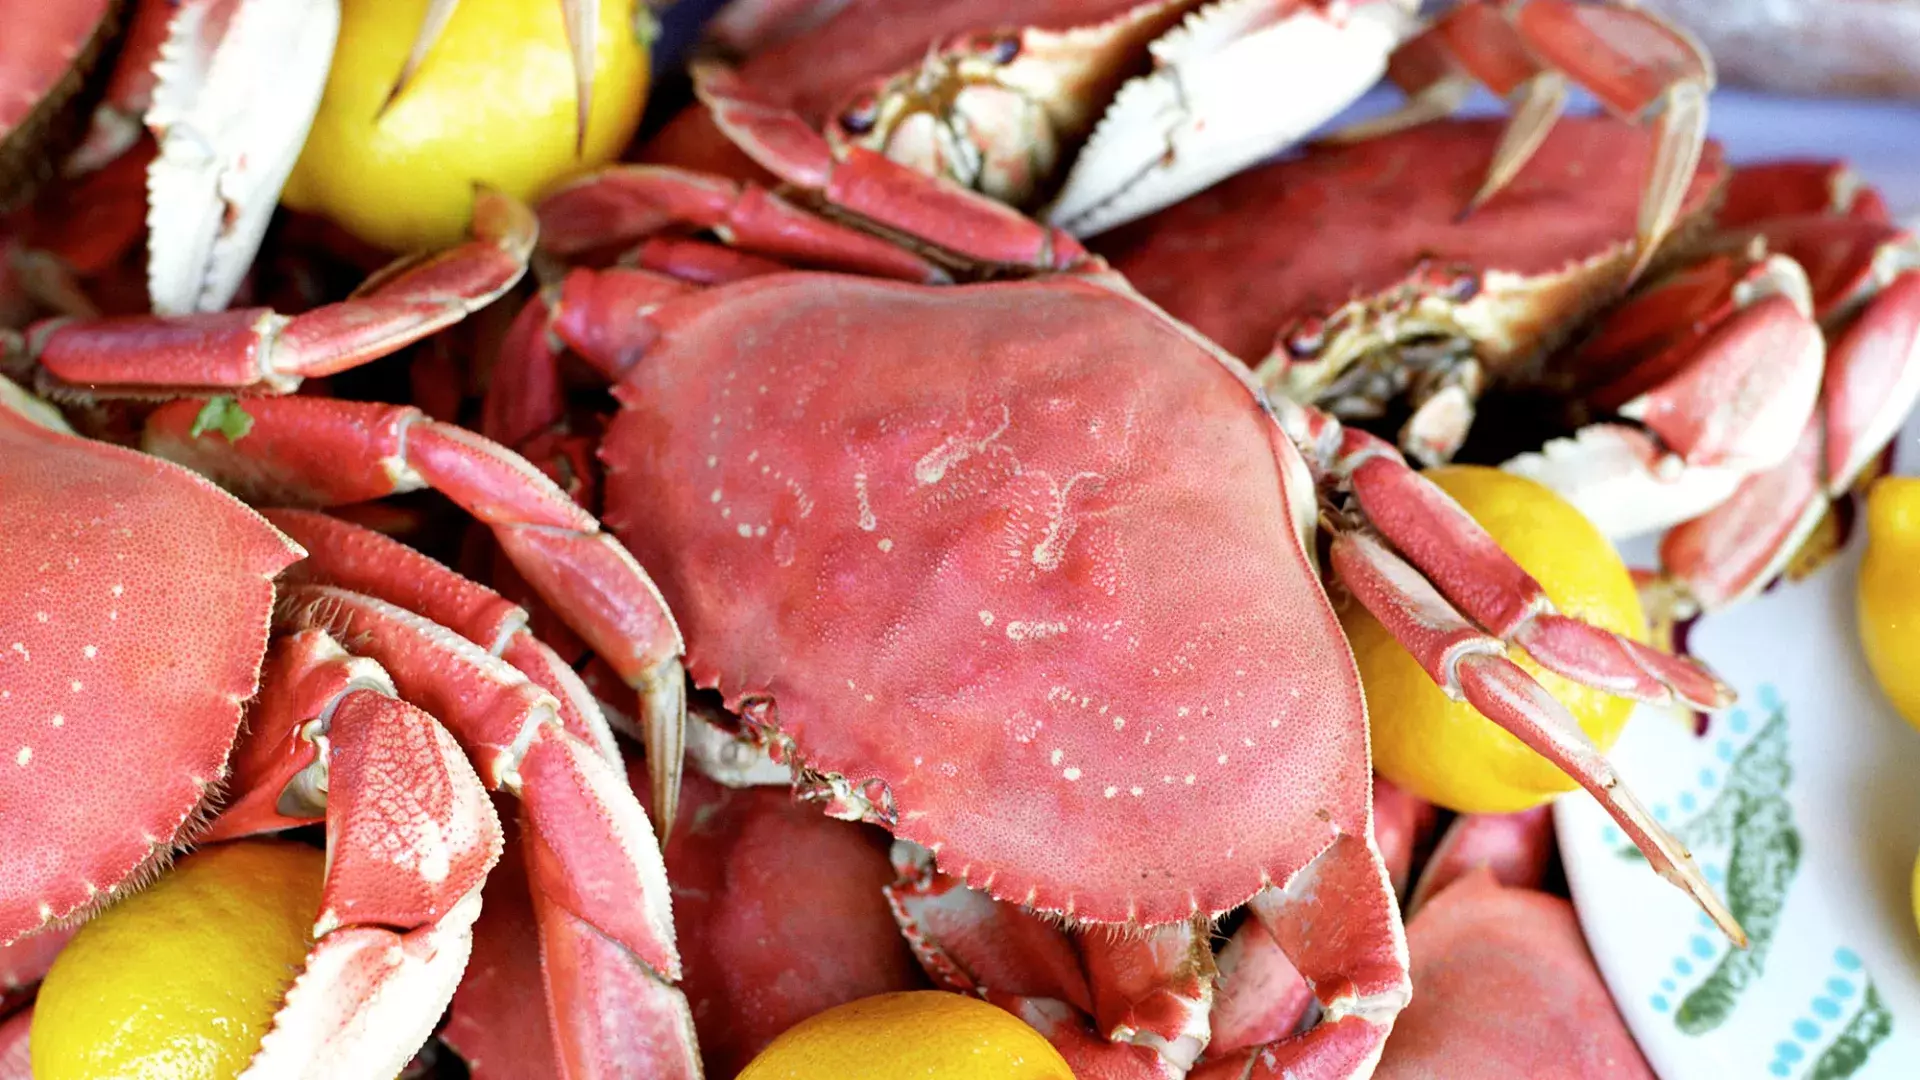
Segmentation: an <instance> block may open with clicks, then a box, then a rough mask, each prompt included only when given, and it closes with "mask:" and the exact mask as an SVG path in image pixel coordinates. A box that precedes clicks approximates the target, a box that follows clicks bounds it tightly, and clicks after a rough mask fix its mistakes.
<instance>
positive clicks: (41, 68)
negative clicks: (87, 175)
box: [0, 0, 119, 210]
mask: <svg viewBox="0 0 1920 1080" xmlns="http://www.w3.org/2000/svg"><path fill="white" fill-rule="evenodd" d="M116 8H117V5H116V4H115V3H113V2H112V0H68V2H65V3H59V4H42V3H35V2H34V0H6V2H4V3H0V26H5V27H6V28H7V29H6V33H5V34H4V35H0V210H6V209H9V208H11V207H12V206H13V205H14V204H15V203H17V202H19V201H22V200H24V199H26V198H28V197H30V196H31V195H32V193H33V191H34V189H35V188H37V187H38V186H39V185H40V184H42V183H44V182H46V181H47V180H48V179H49V178H50V177H51V176H52V175H53V173H54V171H55V168H56V166H57V165H58V163H59V160H60V156H61V153H62V152H63V151H64V150H65V146H64V145H62V144H68V143H71V142H72V141H74V139H75V138H77V137H78V136H79V134H80V126H79V125H75V124H71V123H68V121H69V120H70V119H71V118H70V117H69V115H68V113H69V112H70V110H69V108H68V106H69V105H71V104H72V103H73V100H74V98H75V96H76V95H78V94H79V93H80V92H81V90H82V89H83V88H84V86H85V82H86V77H87V73H88V71H89V70H90V69H91V68H92V67H93V64H94V62H95V61H96V60H97V59H98V58H99V56H100V54H101V52H102V51H103V50H104V49H105V48H106V47H107V46H108V45H109V44H110V43H111V42H112V41H113V35H114V32H115V31H116V30H118V29H119V19H118V18H117V15H118V12H117V10H116Z"/></svg>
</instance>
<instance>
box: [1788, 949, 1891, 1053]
mask: <svg viewBox="0 0 1920 1080" xmlns="http://www.w3.org/2000/svg"><path fill="white" fill-rule="evenodd" d="M1833 966H1834V967H1835V968H1837V969H1839V970H1840V971H1843V972H1847V973H1858V972H1859V971H1860V969H1861V963H1860V956H1859V954H1858V953H1856V952H1854V951H1853V950H1852V949H1848V948H1839V949H1835V950H1834V951H1833ZM1821 989H1822V993H1820V994H1818V995H1817V996H1815V997H1814V998H1813V1000H1812V1001H1810V1002H1808V1004H1807V1009H1806V1012H1805V1013H1804V1014H1802V1015H1801V1016H1800V1017H1799V1018H1797V1019H1795V1020H1794V1021H1793V1023H1792V1024H1790V1025H1788V1037H1787V1038H1785V1039H1782V1040H1781V1041H1780V1042H1778V1043H1776V1044H1775V1045H1774V1047H1773V1060H1772V1061H1770V1062H1769V1063H1768V1064H1767V1072H1768V1073H1770V1074H1771V1075H1773V1076H1792V1075H1793V1074H1794V1071H1795V1069H1797V1068H1798V1067H1799V1065H1800V1062H1801V1061H1803V1060H1805V1059H1806V1058H1807V1056H1808V1055H1810V1054H1812V1053H1813V1052H1814V1050H1815V1048H1816V1047H1817V1046H1819V1044H1820V1043H1821V1042H1822V1041H1824V1040H1825V1039H1826V1038H1828V1036H1829V1035H1831V1036H1833V1038H1834V1044H1833V1045H1831V1046H1829V1047H1828V1048H1827V1050H1826V1052H1825V1053H1823V1054H1821V1055H1820V1056H1819V1057H1818V1058H1817V1059H1815V1060H1814V1062H1813V1063H1812V1065H1811V1066H1810V1067H1809V1069H1808V1071H1807V1074H1806V1075H1808V1076H1821V1077H1843V1076H1850V1075H1852V1073H1853V1072H1854V1071H1855V1070H1857V1069H1858V1068H1859V1067H1860V1065H1863V1064H1865V1062H1866V1055H1867V1052H1868V1051H1870V1050H1871V1049H1872V1048H1873V1045H1874V1044H1875V1043H1878V1042H1879V1041H1880V1040H1881V1039H1884V1038H1886V1035H1887V1032H1888V1031H1889V1030H1890V1029H1891V1023H1892V1020H1891V1017H1888V1016H1885V1014H1884V1010H1883V1009H1881V1008H1880V1006H1879V1004H1878V1002H1876V1001H1875V1000H1873V995H1872V994H1871V992H1870V993H1869V995H1868V1000H1867V1001H1866V1002H1865V1003H1864V1004H1862V1005H1861V1006H1860V1011H1859V1013H1858V1014H1857V1015H1855V1016H1854V1017H1853V1019H1852V1020H1851V1021H1850V1022H1849V1023H1848V1024H1847V1025H1846V1026H1845V1027H1843V1028H1841V1029H1840V1030H1838V1031H1835V1030H1834V1026H1835V1024H1836V1023H1837V1022H1838V1021H1839V1020H1840V1018H1841V1016H1842V1015H1843V1014H1844V1013H1845V1012H1846V1010H1847V1009H1848V1008H1850V1007H1852V1005H1853V999H1854V998H1855V997H1856V996H1857V995H1858V994H1859V986H1858V984H1857V983H1856V982H1855V981H1854V980H1853V979H1850V978H1842V977H1841V976H1838V975H1836V976H1833V977H1832V978H1829V979H1828V980H1827V981H1826V983H1825V985H1824V986H1823V987H1822V988H1821ZM1856 1029H1859V1030H1856Z"/></svg>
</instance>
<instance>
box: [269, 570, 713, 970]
mask: <svg viewBox="0 0 1920 1080" xmlns="http://www.w3.org/2000/svg"><path fill="white" fill-rule="evenodd" d="M279 621H280V622H281V623H282V624H283V625H284V626H285V627H287V628H290V629H305V628H316V627H317V628H321V629H325V630H328V631H329V632H330V633H333V634H336V635H337V636H341V637H346V638H348V639H350V640H353V641H355V642H356V643H357V647H358V649H359V650H360V652H362V653H363V654H365V655H367V656H371V657H373V658H375V659H377V660H379V661H380V663H381V665H382V666H383V667H385V668H386V670H387V671H388V673H389V674H390V675H391V676H392V677H393V681H394V684H395V685H396V686H397V687H399V689H400V691H401V693H403V694H404V695H406V697H407V698H408V700H410V701H417V702H420V703H421V704H422V705H423V706H424V707H426V708H429V709H431V710H432V711H433V712H434V713H435V715H438V716H444V717H446V722H447V724H448V726H449V728H450V729H451V730H452V731H453V733H454V735H455V737H456V738H458V739H459V740H460V741H461V744H462V745H463V746H464V747H465V748H466V750H467V753H468V756H469V757H471V758H472V759H473V761H474V764H475V766H476V767H477V768H478V769H479V770H480V775H481V778H482V779H483V780H484V781H485V782H486V784H487V786H488V787H489V788H492V789H494V790H500V791H506V792H509V793H512V794H514V795H517V796H518V797H519V798H520V801H521V804H522V805H523V806H524V807H525V808H526V810H527V812H528V814H529V820H530V821H531V822H532V824H533V826H534V828H535V830H536V831H537V832H539V833H540V834H541V835H542V836H544V837H547V838H548V839H549V842H551V843H554V844H558V845H561V846H560V847H559V848H558V849H557V854H558V856H559V858H558V859H557V860H556V862H558V863H560V864H563V865H564V868H565V870H566V872H567V876H566V877H565V879H564V880H551V881H549V880H541V881H539V884H540V885H541V886H542V887H543V888H546V889H548V890H549V891H550V892H552V893H555V894H557V896H556V899H559V900H561V901H562V902H563V903H565V904H567V906H568V907H569V908H571V909H572V910H573V911H575V912H576V913H577V914H579V915H581V916H582V917H584V918H587V919H589V921H591V922H592V923H593V924H594V925H595V926H596V927H598V928H599V929H600V932H602V933H604V934H606V935H607V936H608V937H610V938H612V939H614V940H615V941H618V942H619V943H620V944H622V945H624V946H625V947H626V948H627V949H629V950H630V951H632V952H633V953H634V955H636V956H638V957H639V958H640V959H642V960H644V961H645V962H646V963H647V964H649V965H650V966H651V967H653V968H654V970H656V971H659V972H661V973H662V975H663V976H664V977H666V978H668V979H673V978H677V977H678V976H679V970H680V962H679V957H678V955H677V953H676V952H675V950H674V946H673V929H672V923H671V920H670V918H669V916H668V913H667V898H666V870H665V867H664V866H663V865H662V863H661V862H660V854H659V849H658V847H656V846H655V844H654V842H653V837H652V830H651V829H650V828H648V827H647V823H646V814H645V812H644V811H642V810H641V809H640V806H639V803H638V802H636V801H635V800H634V799H633V797H632V793H631V792H630V791H628V790H627V788H626V784H625V782H624V780H623V779H622V778H621V777H620V776H619V774H618V772H617V771H616V770H614V769H613V767H612V766H611V765H609V764H608V763H607V761H606V759H604V758H602V757H601V756H600V755H599V754H598V753H597V752H596V751H595V750H594V749H593V748H592V747H591V746H589V745H588V744H586V743H584V742H581V741H580V740H579V739H576V738H574V737H573V736H571V735H569V734H567V733H566V732H565V731H564V730H563V729H562V728H561V727H560V726H559V722H558V711H559V710H558V703H557V702H556V701H554V699H553V697H552V696H551V695H549V694H547V693H546V692H545V691H543V690H540V689H539V688H537V687H535V686H534V685H533V684H532V683H530V682H528V681H527V679H526V678H525V677H524V676H522V675H521V674H520V673H519V672H517V671H515V670H513V668H512V667H511V666H509V665H508V664H506V663H505V662H503V661H501V660H498V659H495V658H494V657H492V656H489V655H487V654H486V653H485V652H484V651H482V650H481V649H480V648H478V647H477V646H475V645H473V644H472V643H470V642H468V641H466V640H464V639H462V638H460V637H458V636H456V635H454V634H452V633H449V632H448V631H447V630H446V629H444V628H442V627H440V626H437V625H435V624H433V623H431V622H428V621H427V620H426V619H423V618H421V617H420V616H418V615H415V614H413V613H412V612H409V611H406V610H404V609H402V608H398V607H395V606H393V605H391V604H388V603H385V602H384V601H380V600H375V599H373V598H372V597H368V596H361V595H359V594H357V593H351V592H348V591H346V590H344V589H338V588H334V587H333V586H328V585H295V586H291V587H289V588H287V589H285V590H283V593H282V601H281V612H280V615H279Z"/></svg>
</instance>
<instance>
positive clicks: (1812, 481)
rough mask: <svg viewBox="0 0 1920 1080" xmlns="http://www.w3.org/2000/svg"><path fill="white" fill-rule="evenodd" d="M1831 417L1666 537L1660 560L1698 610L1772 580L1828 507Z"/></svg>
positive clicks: (1814, 420) (1812, 423)
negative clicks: (1825, 457) (1826, 455)
mask: <svg viewBox="0 0 1920 1080" xmlns="http://www.w3.org/2000/svg"><path fill="white" fill-rule="evenodd" d="M1825 444H1826V432H1825V425H1824V424H1823V423H1822V422H1821V418H1820V417H1819V416H1818V415H1816V416H1813V417H1811V418H1809V419H1808V421H1807V424H1806V427H1805V428H1804V429H1803V430H1802V431H1801V433H1800V438H1799V439H1798V440H1797V441H1795V443H1794V444H1793V452H1792V453H1791V454H1789V455H1788V457H1787V460H1785V461H1783V462H1781V463H1780V464H1778V465H1775V466H1774V467H1773V468H1771V469H1768V470H1766V471H1765V472H1759V473H1754V474H1753V475H1751V476H1749V477H1747V478H1746V479H1745V480H1742V481H1741V482H1740V486H1739V487H1737V488H1735V489H1734V491H1733V494H1732V495H1730V496H1728V497H1727V499H1726V500H1725V501H1723V502H1721V503H1720V505H1718V506H1716V507H1714V508H1713V509H1712V510H1709V511H1708V512H1707V513H1705V514H1702V515H1700V516H1699V517H1697V518H1694V519H1692V520H1691V521H1683V522H1681V523H1680V524H1678V525H1675V526H1674V527H1673V528H1671V529H1669V530H1667V534H1666V535H1665V536H1663V537H1661V538H1660V565H1661V568H1662V569H1663V570H1664V571H1665V572H1666V574H1667V576H1668V577H1669V578H1671V579H1672V580H1673V581H1674V582H1675V583H1676V584H1677V585H1678V586H1679V587H1680V591H1681V593H1682V595H1683V596H1684V598H1685V602H1686V603H1687V604H1689V605H1692V606H1693V608H1694V609H1695V610H1708V611H1711V610H1714V609H1716V608H1722V607H1726V606H1727V605H1729V604H1732V603H1735V602H1737V601H1739V600H1742V599H1744V598H1746V597H1748V596H1752V595H1753V594H1754V593H1757V592H1759V591H1760V590H1761V589H1762V588H1764V587H1766V585H1767V583H1768V582H1770V581H1772V580H1773V579H1774V578H1775V577H1776V576H1778V575H1779V573H1780V571H1781V570H1782V569H1784V568H1785V567H1786V564H1787V561H1788V560H1789V559H1791V558H1793V554H1794V552H1796V551H1798V550H1799V548H1800V543H1801V541H1803V540H1805V539H1806V538H1807V536H1808V534H1810V533H1812V532H1813V529H1814V526H1816V525H1818V524H1820V518H1821V517H1822V516H1823V515H1825V514H1826V512H1827V500H1828V492H1827V486H1826V484H1825V483H1824V482H1823V479H1824V473H1823V470H1822V468H1821V455H1822V451H1823V448H1824V447H1825Z"/></svg>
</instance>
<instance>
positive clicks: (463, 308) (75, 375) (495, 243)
mask: <svg viewBox="0 0 1920 1080" xmlns="http://www.w3.org/2000/svg"><path fill="white" fill-rule="evenodd" d="M473 233H474V236H473V239H472V240H469V241H468V242H466V243H464V244H461V245H459V246H458V247H454V248H450V249H448V250H446V251H442V252H436V253H431V254H425V255H417V256H410V257H407V258H404V259H401V260H400V261H398V262H395V263H393V264H392V265H390V266H388V267H387V268H385V269H384V270H381V271H380V272H379V273H377V274H375V275H374V276H373V277H371V278H369V279H368V280H367V281H366V283H365V284H363V285H361V287H360V288H359V290H358V291H357V292H355V293H354V295H353V296H352V297H349V298H348V299H346V300H343V301H341V302H339V303H337V304H328V305H326V306H324V307H319V308H315V309H314V310H312V311H309V312H306V313H304V314H300V315H294V316H286V315H281V314H278V313H276V312H274V311H271V310H269V309H267V308H247V309H242V310H237V311H224V312H218V313H213V314H201V315H186V316H180V317H174V318H165V317H160V316H145V315H142V316H130V317H123V318H113V319H100V320H70V319H51V320H48V321H46V322H42V323H39V324H37V325H35V326H32V327H29V328H28V330H27V333H26V336H25V356H26V359H27V360H28V361H29V362H33V363H37V364H38V365H39V366H40V367H41V368H42V369H44V371H45V374H46V375H47V376H50V377H51V378H50V380H43V381H47V382H49V385H48V387H47V389H48V391H49V392H51V393H55V394H58V393H60V392H61V391H66V392H68V393H71V394H74V395H77V396H87V395H94V394H103V395H112V394H114V393H116V392H119V393H126V392H135V393H138V392H140V391H153V390H165V389H169V388H172V389H178V388H182V387H186V388H212V387H219V388H230V389H248V390H256V391H261V392H266V393H275V394H284V393H291V392H292V391H293V390H294V389H296V388H297V387H298V386H299V385H300V382H301V380H303V379H306V378H309V377H312V376H316V375H330V374H333V373H335V372H339V371H345V370H347V369H348V368H352V367H355V366H358V365H360V364H364V363H366V362H367V361H369V360H372V359H375V358H377V357H381V356H385V355H387V354H389V353H392V352H394V351H395V350H397V349H399V348H401V347H403V346H405V345H409V344H411V343H413V342H415V341H418V340H420V339H421V338H424V337H426V336H428V335H429V334H432V333H435V332H436V331H439V330H441V329H444V328H446V327H447V326H450V325H452V324H453V323H455V322H458V321H459V320H460V319H462V318H464V317H466V316H467V315H468V314H469V313H471V312H474V311H477V310H479V309H480V308H483V307H485V306H486V305H488V304H490V303H492V302H493V301H494V300H495V299H497V298H498V297H500V296H501V295H502V294H503V293H505V292H506V291H507V290H508V289H510V288H512V287H513V285H514V283H515V282H518V281H519V280H520V276H521V274H523V273H525V272H526V266H527V258H528V256H529V255H530V254H531V252H532V250H533V242H534V237H535V235H536V233H537V227H536V225H535V223H534V218H533V214H532V212H531V211H529V210H528V209H527V208H526V207H525V206H522V205H521V204H520V203H518V202H516V201H514V200H513V199H510V198H508V197H507V196H505V195H501V194H499V193H498V192H494V191H490V190H487V189H484V188H483V189H482V190H481V191H480V192H479V194H478V196H477V197H476V199H475V202H474V217H473ZM4 344H5V342H4V340H0V346H4Z"/></svg>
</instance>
